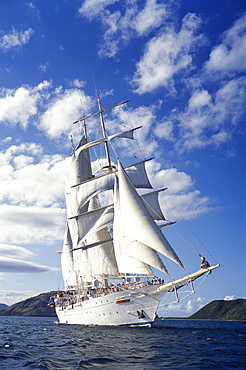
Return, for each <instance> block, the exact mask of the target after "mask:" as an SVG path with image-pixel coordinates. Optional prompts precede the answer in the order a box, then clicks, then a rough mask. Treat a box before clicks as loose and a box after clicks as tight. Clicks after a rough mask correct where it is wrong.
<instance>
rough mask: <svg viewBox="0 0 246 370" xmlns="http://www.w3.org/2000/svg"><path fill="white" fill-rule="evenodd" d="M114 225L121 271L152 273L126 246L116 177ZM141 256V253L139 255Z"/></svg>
mask: <svg viewBox="0 0 246 370" xmlns="http://www.w3.org/2000/svg"><path fill="white" fill-rule="evenodd" d="M114 210H115V215H114V225H113V235H114V250H115V257H116V260H117V264H118V268H119V272H120V273H125V274H126V273H131V274H152V269H151V267H150V266H149V265H148V264H146V263H144V262H143V261H141V260H139V258H137V259H136V258H134V257H133V256H132V255H130V253H129V251H127V249H126V248H125V243H124V238H125V236H126V234H125V233H124V231H125V230H124V221H125V220H124V218H123V217H122V213H121V198H120V194H119V180H118V177H117V176H116V177H115V187H114ZM139 257H140V255H139Z"/></svg>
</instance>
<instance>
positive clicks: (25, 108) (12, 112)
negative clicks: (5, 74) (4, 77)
mask: <svg viewBox="0 0 246 370" xmlns="http://www.w3.org/2000/svg"><path fill="white" fill-rule="evenodd" d="M48 87H50V82H48V81H43V82H42V83H40V84H39V85H37V86H35V87H33V88H32V87H29V86H21V87H19V88H17V89H12V90H11V89H1V91H0V123H5V124H8V125H9V124H10V125H12V126H13V125H17V124H20V125H21V127H22V128H24V129H25V128H26V127H27V125H28V122H29V120H30V118H31V117H33V116H34V115H36V114H37V113H38V103H39V102H40V100H42V99H43V93H44V92H45V91H46V89H47V88H48Z"/></svg>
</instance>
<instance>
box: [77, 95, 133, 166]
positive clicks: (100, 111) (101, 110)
mask: <svg viewBox="0 0 246 370" xmlns="http://www.w3.org/2000/svg"><path fill="white" fill-rule="evenodd" d="M129 101H130V100H126V101H123V102H121V103H118V104H115V105H113V106H112V107H109V108H106V109H102V104H101V99H100V95H99V94H98V95H97V102H98V108H99V111H98V112H96V113H92V114H90V115H89V116H87V117H83V118H80V119H79V120H77V121H75V122H74V123H78V122H81V121H84V122H85V120H86V119H88V118H90V117H93V116H95V115H97V114H99V116H100V121H101V127H102V132H103V137H104V138H105V139H107V137H108V136H107V132H106V128H105V123H104V118H103V112H106V111H107V110H109V109H113V108H115V107H118V106H120V105H122V104H126V103H128V102H129ZM104 144H105V150H106V156H107V161H108V165H107V166H106V168H108V169H109V171H110V172H112V169H113V166H112V164H111V159H110V153H109V146H108V141H107V140H106V141H105V143H104Z"/></svg>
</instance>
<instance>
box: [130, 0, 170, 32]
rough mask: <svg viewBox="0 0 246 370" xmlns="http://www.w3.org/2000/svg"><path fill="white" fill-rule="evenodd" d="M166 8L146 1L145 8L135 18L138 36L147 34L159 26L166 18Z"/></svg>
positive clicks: (149, 0)
mask: <svg viewBox="0 0 246 370" xmlns="http://www.w3.org/2000/svg"><path fill="white" fill-rule="evenodd" d="M167 14H168V12H167V6H166V5H164V4H161V3H157V2H156V0H147V1H146V5H145V8H143V10H142V11H140V12H139V13H138V15H137V16H136V18H135V28H136V31H137V33H138V35H140V36H141V35H143V34H145V33H148V32H149V31H151V30H152V29H153V28H157V27H159V26H161V24H162V22H163V20H164V18H165V17H166V16H167Z"/></svg>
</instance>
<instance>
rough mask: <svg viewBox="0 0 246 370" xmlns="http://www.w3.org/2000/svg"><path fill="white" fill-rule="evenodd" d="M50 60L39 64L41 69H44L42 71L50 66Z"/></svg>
mask: <svg viewBox="0 0 246 370" xmlns="http://www.w3.org/2000/svg"><path fill="white" fill-rule="evenodd" d="M49 64H50V63H49V62H46V63H44V64H40V66H39V69H40V70H41V71H42V72H46V71H47V68H48V67H49Z"/></svg>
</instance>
